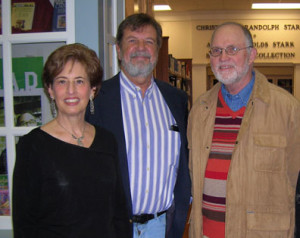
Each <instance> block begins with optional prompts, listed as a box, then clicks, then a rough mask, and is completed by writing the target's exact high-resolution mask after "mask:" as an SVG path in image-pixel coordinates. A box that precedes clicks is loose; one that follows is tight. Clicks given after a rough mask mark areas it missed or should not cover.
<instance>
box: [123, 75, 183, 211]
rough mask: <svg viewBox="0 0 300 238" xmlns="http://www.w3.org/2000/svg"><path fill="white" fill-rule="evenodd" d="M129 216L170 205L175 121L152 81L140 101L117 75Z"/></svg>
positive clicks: (174, 166)
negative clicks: (127, 185) (124, 143)
mask: <svg viewBox="0 0 300 238" xmlns="http://www.w3.org/2000/svg"><path fill="white" fill-rule="evenodd" d="M120 85H121V101H122V114H123V125H124V133H125V139H126V150H127V160H128V169H129V178H130V190H131V198H132V209H133V211H132V212H133V214H135V215H139V214H142V213H148V214H153V213H157V212H160V211H164V210H166V209H168V208H169V207H170V206H171V204H172V201H173V190H174V186H175V182H176V176H177V169H178V163H179V153H180V144H181V141H180V134H179V132H177V131H174V130H171V129H170V127H171V126H172V125H176V121H175V119H174V117H173V115H172V113H171V111H170V109H169V108H168V106H167V104H166V102H165V100H164V98H163V96H162V94H161V92H160V90H159V88H158V87H157V85H156V83H155V82H154V79H153V78H152V80H151V85H150V86H149V88H148V89H147V90H146V92H145V94H144V98H143V97H142V92H141V90H140V88H139V87H137V86H135V85H134V84H133V83H132V82H131V81H130V80H129V79H128V78H127V77H126V76H125V75H124V73H122V72H121V73H120Z"/></svg>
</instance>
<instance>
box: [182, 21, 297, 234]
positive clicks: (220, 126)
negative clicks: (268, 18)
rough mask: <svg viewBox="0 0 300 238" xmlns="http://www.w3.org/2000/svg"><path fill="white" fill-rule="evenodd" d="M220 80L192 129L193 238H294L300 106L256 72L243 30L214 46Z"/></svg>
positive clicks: (194, 113)
mask: <svg viewBox="0 0 300 238" xmlns="http://www.w3.org/2000/svg"><path fill="white" fill-rule="evenodd" d="M210 46H211V49H210V63H211V68H212V70H213V72H214V75H215V76H216V78H217V79H218V80H219V81H220V82H219V83H217V84H216V85H215V86H214V87H213V88H212V89H211V90H209V91H208V92H206V93H204V94H203V95H201V96H200V98H199V99H197V101H196V103H194V104H193V108H192V110H191V113H190V116H189V122H188V143H189V145H188V146H189V149H190V170H191V179H192V196H193V205H192V212H191V223H190V237H191V238H202V237H206V238H225V237H226V238H244V237H247V238H265V237H270V238H271V237H272V238H273V237H274V238H275V237H278V238H279V237H280V238H292V237H293V236H294V225H295V190H296V183H297V176H298V171H299V168H300V146H299V145H300V104H299V101H298V100H297V99H296V98H294V97H293V96H292V95H291V94H290V93H288V92H287V91H285V90H284V89H282V88H279V87H278V86H275V85H274V84H272V83H269V82H268V80H267V79H266V77H265V76H264V75H262V74H261V73H260V72H258V71H257V70H255V69H253V62H254V59H255V56H256V49H255V48H253V40H252V36H251V33H250V32H249V31H248V29H247V28H245V27H244V26H243V25H240V24H238V23H234V22H227V23H224V24H222V25H220V26H218V27H217V29H216V30H215V31H214V33H213V35H212V39H211V45H210Z"/></svg>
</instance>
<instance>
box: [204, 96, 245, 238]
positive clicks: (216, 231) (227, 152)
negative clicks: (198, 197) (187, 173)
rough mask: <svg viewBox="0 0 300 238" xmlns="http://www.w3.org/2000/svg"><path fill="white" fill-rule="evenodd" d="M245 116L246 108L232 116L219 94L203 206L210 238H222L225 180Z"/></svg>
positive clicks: (206, 172)
mask: <svg viewBox="0 0 300 238" xmlns="http://www.w3.org/2000/svg"><path fill="white" fill-rule="evenodd" d="M244 112H245V107H243V108H241V109H240V110H239V111H237V112H233V111H232V110H231V109H230V108H229V107H228V106H227V105H226V104H225V102H224V99H223V97H222V93H221V91H220V92H219V98H218V104H217V110H216V118H215V126H214V132H213V138H212V145H211V151H210V154H209V158H208V161H207V165H206V171H205V177H204V189H203V202H202V212H203V234H204V236H207V237H209V238H224V237H225V211H226V184H227V176H228V171H229V167H230V163H231V157H232V152H233V150H234V147H235V142H236V139H237V135H238V132H239V129H240V126H241V123H242V119H243V115H244Z"/></svg>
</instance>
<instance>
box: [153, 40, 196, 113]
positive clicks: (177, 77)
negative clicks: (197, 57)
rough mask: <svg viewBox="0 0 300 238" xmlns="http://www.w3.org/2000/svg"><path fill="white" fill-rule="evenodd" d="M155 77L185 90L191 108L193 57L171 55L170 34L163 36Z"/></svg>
mask: <svg viewBox="0 0 300 238" xmlns="http://www.w3.org/2000/svg"><path fill="white" fill-rule="evenodd" d="M172 61H173V62H172ZM174 64H175V65H174ZM155 77H156V78H157V79H159V80H162V81H165V82H167V83H170V84H171V85H173V86H174V87H177V88H179V89H181V90H183V91H185V92H186V93H187V95H188V98H189V109H190V108H191V107H192V104H193V83H192V82H193V81H192V59H175V58H174V57H173V56H172V55H170V54H169V37H168V36H165V37H163V42H162V46H161V49H160V51H159V55H158V62H157V65H156V69H155Z"/></svg>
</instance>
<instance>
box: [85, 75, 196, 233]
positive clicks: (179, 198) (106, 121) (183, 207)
mask: <svg viewBox="0 0 300 238" xmlns="http://www.w3.org/2000/svg"><path fill="white" fill-rule="evenodd" d="M155 82H156V84H157V86H158V88H159V89H160V91H161V93H162V95H163V97H164V99H165V101H166V103H167V105H168V107H169V109H170V111H171V112H172V114H173V116H174V118H175V120H176V122H177V124H178V127H179V132H180V136H181V149H180V161H179V169H178V174H177V181H176V184H175V188H174V204H173V206H172V207H171V208H170V209H169V210H168V212H167V232H166V233H167V234H166V237H168V238H177V237H178V238H181V237H182V235H183V232H184V227H185V222H186V218H187V213H188V208H189V201H190V193H191V182H190V177H189V171H188V150H187V139H186V125H187V95H186V94H185V93H184V92H183V91H181V90H178V89H177V88H175V87H173V86H171V85H169V84H167V83H165V82H162V81H159V80H155ZM94 104H95V114H94V115H91V114H90V112H89V107H88V109H87V113H86V119H87V121H89V122H90V123H92V124H95V125H101V126H102V127H104V128H106V129H108V130H110V131H111V132H112V133H113V134H114V135H115V137H116V139H117V141H118V153H119V159H120V167H121V173H122V176H123V184H124V188H125V194H126V197H127V202H128V207H129V211H132V202H131V195H130V187H129V186H130V183H129V175H128V165H127V153H126V143H125V135H124V128H123V121H122V108H121V95H120V79H119V74H117V75H116V76H114V77H113V78H111V79H109V80H106V81H104V82H103V84H102V87H101V90H100V92H99V94H98V95H97V97H96V98H95V100H94ZM130 215H131V216H132V212H131V214H130Z"/></svg>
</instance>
